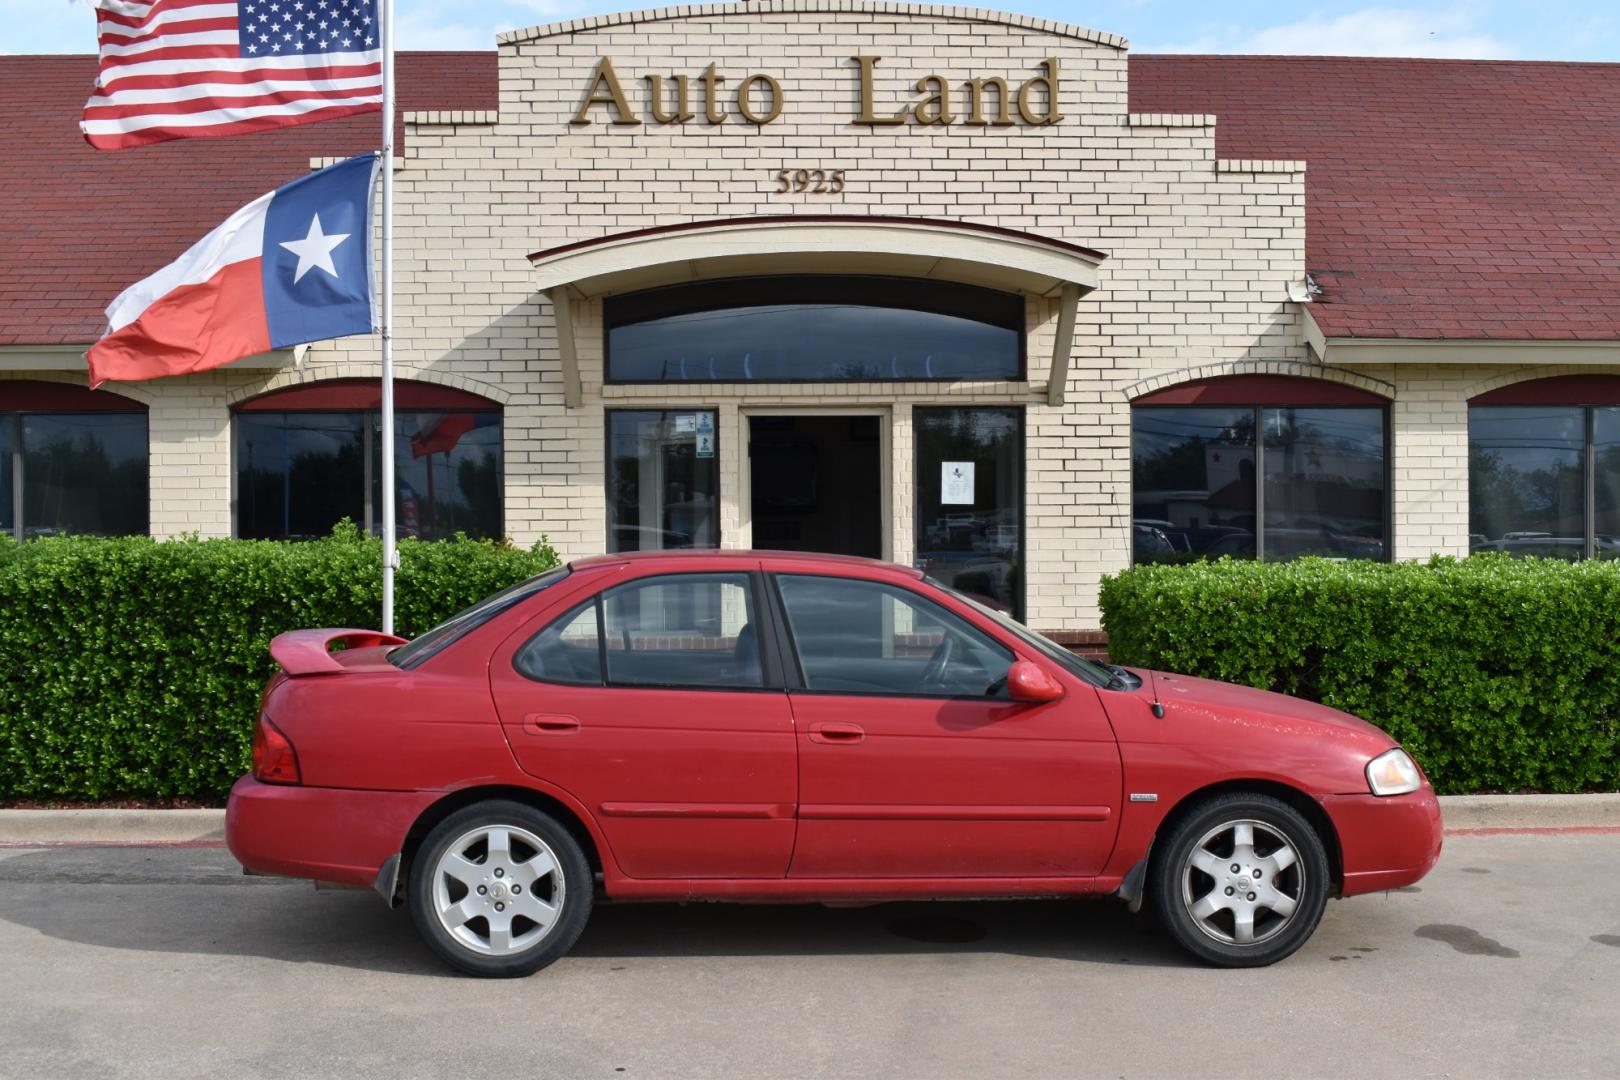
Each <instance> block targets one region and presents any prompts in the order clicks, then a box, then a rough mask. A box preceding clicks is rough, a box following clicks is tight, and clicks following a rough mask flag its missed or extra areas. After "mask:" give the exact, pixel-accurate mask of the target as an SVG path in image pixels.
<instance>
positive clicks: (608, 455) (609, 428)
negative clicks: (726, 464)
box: [602, 404, 725, 555]
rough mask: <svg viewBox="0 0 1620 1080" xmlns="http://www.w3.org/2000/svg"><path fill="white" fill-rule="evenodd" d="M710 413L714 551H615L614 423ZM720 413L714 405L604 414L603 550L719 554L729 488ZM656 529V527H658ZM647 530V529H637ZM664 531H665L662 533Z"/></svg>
mask: <svg viewBox="0 0 1620 1080" xmlns="http://www.w3.org/2000/svg"><path fill="white" fill-rule="evenodd" d="M702 412H706V413H710V414H712V415H713V416H714V458H713V460H714V544H715V546H714V547H704V548H700V547H690V548H634V549H631V550H628V551H626V550H615V548H614V546H613V530H614V528H615V527H616V523H615V521H614V518H613V507H614V498H613V494H614V493H613V483H614V481H613V419H614V417H616V416H619V415H621V414H625V413H702ZM720 460H721V458H720V409H719V408H718V407H717V406H714V405H694V406H692V407H690V408H682V407H680V406H673V405H664V406H650V407H645V408H639V407H637V406H635V405H629V404H626V405H619V406H613V407H609V408H604V409H603V410H602V504H603V514H602V517H603V525H602V528H603V547H602V550H603V551H604V552H606V553H608V554H610V555H633V554H636V553H637V552H642V551H719V550H721V548H720V544H721V541H722V539H723V537H722V536H721V532H720V530H721V522H722V519H723V516H724V515H722V514H721V513H720V504H721V499H722V495H723V486H724V484H725V475H724V473H725V470H724V469H722V468H721V467H720ZM654 527H655V528H656V526H654ZM637 528H647V526H644V525H643V526H637ZM659 531H663V530H661V529H660V530H659Z"/></svg>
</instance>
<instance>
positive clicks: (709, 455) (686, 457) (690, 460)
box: [608, 409, 720, 551]
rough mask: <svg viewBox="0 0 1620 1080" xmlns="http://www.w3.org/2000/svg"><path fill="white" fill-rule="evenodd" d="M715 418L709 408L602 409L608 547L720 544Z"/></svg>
mask: <svg viewBox="0 0 1620 1080" xmlns="http://www.w3.org/2000/svg"><path fill="white" fill-rule="evenodd" d="M715 425H716V416H715V414H714V412H713V411H711V410H707V409H701V410H685V411H680V412H674V411H661V410H660V411H641V410H636V411H630V410H615V411H612V412H609V413H608V550H609V551H660V550H663V549H666V548H712V547H718V546H719V543H720V500H719V491H720V466H719V462H718V460H717V459H716V457H715V435H716V433H715Z"/></svg>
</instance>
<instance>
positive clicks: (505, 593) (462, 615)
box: [388, 566, 568, 668]
mask: <svg viewBox="0 0 1620 1080" xmlns="http://www.w3.org/2000/svg"><path fill="white" fill-rule="evenodd" d="M567 576H568V568H567V567H566V566H559V567H558V568H557V569H555V570H552V571H549V572H548V573H544V574H540V575H539V576H537V577H532V578H530V579H529V580H527V581H520V582H518V583H517V584H516V585H513V586H511V587H509V588H506V589H502V590H501V591H500V592H498V593H496V594H495V595H493V596H489V597H486V598H484V599H483V600H480V601H479V602H478V603H476V604H474V605H473V606H472V607H469V608H465V609H464V610H462V611H460V612H458V613H456V614H455V615H452V616H450V618H448V619H446V620H445V621H444V622H442V623H440V624H439V625H438V626H435V627H434V628H433V629H431V630H429V631H427V632H426V633H424V634H422V635H421V636H420V637H418V638H416V639H415V640H414V641H410V642H408V643H406V644H404V645H401V646H399V647H398V648H396V649H394V650H393V651H392V652H390V653H389V654H388V660H389V662H390V663H392V664H393V665H394V666H395V667H401V668H408V667H415V666H416V665H417V664H420V663H421V662H422V661H424V660H426V659H427V658H428V657H430V656H432V655H434V654H435V653H437V652H438V651H439V650H441V649H443V648H444V647H445V646H447V645H449V644H450V643H451V642H453V641H455V640H456V639H458V638H460V637H461V636H462V635H464V634H467V633H469V632H470V631H473V630H476V629H477V628H478V627H480V626H482V625H484V624H485V623H487V622H488V621H489V620H491V619H493V618H494V617H495V616H497V615H499V614H500V613H501V612H503V611H510V610H511V609H512V608H514V607H516V606H517V605H519V604H521V603H523V601H525V600H527V599H528V598H529V597H531V596H533V595H534V594H535V593H538V592H540V591H541V590H542V589H547V588H550V587H551V586H553V585H555V584H556V583H557V582H559V581H561V580H562V579H563V578H565V577H567Z"/></svg>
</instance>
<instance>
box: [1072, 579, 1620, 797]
mask: <svg viewBox="0 0 1620 1080" xmlns="http://www.w3.org/2000/svg"><path fill="white" fill-rule="evenodd" d="M1102 608H1103V624H1104V627H1105V628H1106V629H1107V631H1108V649H1109V654H1110V656H1111V658H1112V659H1113V660H1114V661H1115V662H1116V663H1120V664H1128V665H1134V666H1143V667H1153V668H1159V669H1164V670H1169V671H1178V672H1184V673H1186V674H1191V675H1202V676H1206V677H1208V678H1212V679H1224V680H1228V681H1231V682H1239V683H1246V684H1248V685H1250V686H1257V687H1261V688H1264V689H1268V690H1280V691H1282V692H1284V693H1288V694H1294V695H1297V696H1299V697H1304V698H1309V699H1311V700H1313V701H1320V702H1322V703H1324V704H1326V705H1331V706H1333V707H1334V708H1337V709H1343V710H1345V711H1346V712H1351V713H1355V714H1356V715H1358V716H1361V717H1364V718H1365V719H1367V720H1370V721H1372V722H1373V723H1375V724H1377V725H1379V726H1380V727H1382V728H1384V729H1385V730H1386V731H1388V732H1389V733H1390V734H1391V735H1393V736H1394V737H1395V738H1397V739H1399V740H1400V741H1401V742H1402V743H1403V744H1405V745H1406V746H1407V747H1408V748H1409V749H1410V750H1411V751H1412V752H1413V754H1415V755H1416V756H1417V758H1418V760H1419V761H1420V762H1421V763H1422V764H1423V767H1424V768H1425V769H1426V770H1427V771H1428V773H1429V775H1430V777H1431V778H1432V779H1433V781H1434V783H1435V786H1436V787H1437V788H1438V789H1439V790H1440V791H1442V792H1465V791H1516V790H1524V789H1528V790H1536V791H1566V792H1567V791H1586V790H1593V789H1600V788H1601V789H1608V790H1614V789H1615V788H1616V787H1617V786H1620V563H1616V562H1585V563H1567V562H1562V561H1557V560H1546V559H1512V558H1509V557H1507V556H1502V555H1477V556H1474V557H1472V558H1468V559H1464V560H1460V561H1459V560H1455V559H1436V560H1434V561H1432V562H1430V563H1427V564H1422V563H1395V564H1383V563H1372V562H1331V561H1327V560H1323V559H1301V560H1299V561H1298V562H1293V563H1285V564H1262V563H1254V562H1235V561H1232V560H1222V561H1220V562H1214V563H1204V564H1199V565H1193V566H1162V567H1159V566H1144V567H1137V568H1134V569H1131V570H1128V571H1126V572H1125V573H1122V574H1120V575H1118V576H1116V577H1112V578H1109V579H1107V580H1105V581H1104V583H1103V588H1102Z"/></svg>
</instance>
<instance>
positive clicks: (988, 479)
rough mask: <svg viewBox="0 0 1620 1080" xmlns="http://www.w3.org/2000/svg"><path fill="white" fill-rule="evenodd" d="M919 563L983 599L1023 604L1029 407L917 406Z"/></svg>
mask: <svg viewBox="0 0 1620 1080" xmlns="http://www.w3.org/2000/svg"><path fill="white" fill-rule="evenodd" d="M912 418H913V423H914V425H915V427H916V438H917V565H918V566H919V567H920V568H921V569H923V570H924V571H925V572H927V573H928V574H929V575H930V576H932V577H934V578H935V579H937V580H939V581H942V582H944V583H945V584H947V585H949V586H950V587H952V588H954V589H957V590H959V591H961V592H964V593H967V594H969V595H970V596H972V597H974V598H975V599H976V600H978V601H979V602H980V603H982V604H986V605H988V606H990V607H994V608H996V609H997V610H999V611H1004V612H1007V613H1008V614H1010V615H1013V616H1017V615H1018V614H1019V613H1020V611H1021V608H1022V601H1023V585H1022V583H1021V582H1020V581H1019V568H1020V567H1021V566H1022V565H1023V523H1024V522H1023V516H1024V515H1023V490H1024V411H1023V410H1022V409H1017V408H950V409H941V408H917V409H914V410H913V411H912Z"/></svg>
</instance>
